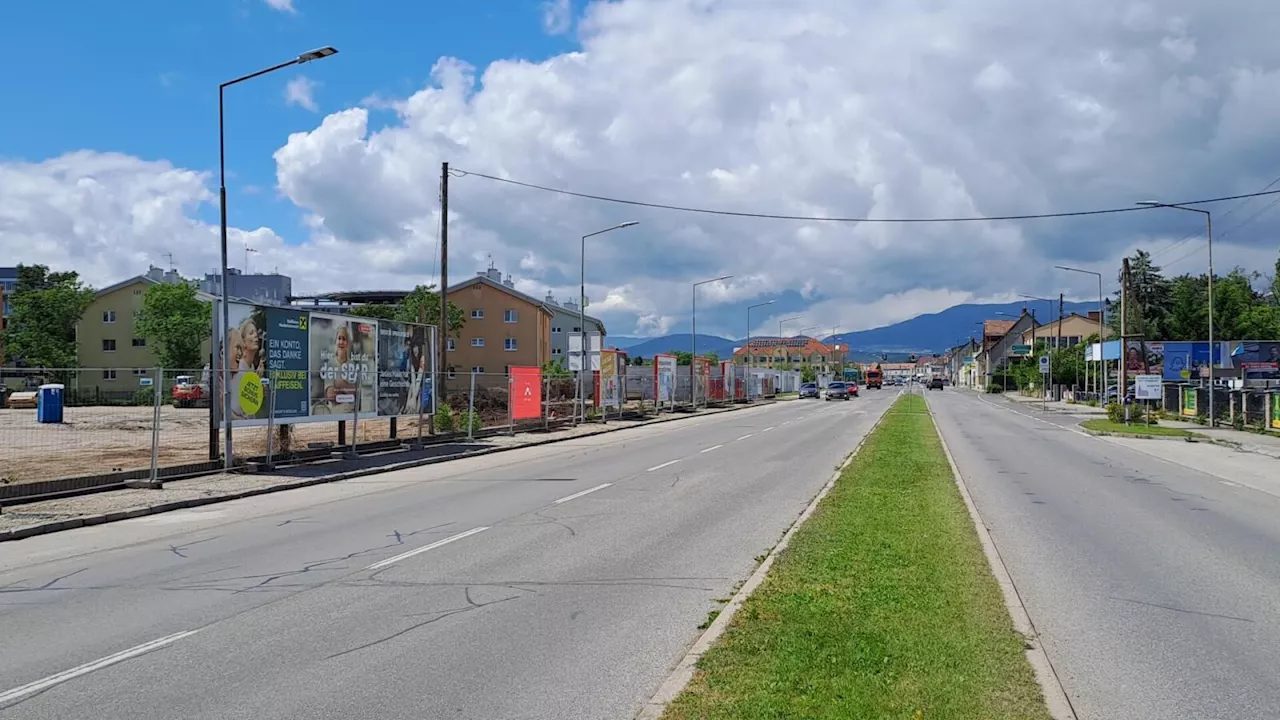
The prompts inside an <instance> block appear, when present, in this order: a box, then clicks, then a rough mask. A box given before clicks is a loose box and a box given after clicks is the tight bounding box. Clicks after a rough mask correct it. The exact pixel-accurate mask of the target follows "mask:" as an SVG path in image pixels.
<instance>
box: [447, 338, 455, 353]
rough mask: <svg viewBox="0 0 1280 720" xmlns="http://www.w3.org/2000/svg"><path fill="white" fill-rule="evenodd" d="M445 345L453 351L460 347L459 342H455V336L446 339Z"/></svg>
mask: <svg viewBox="0 0 1280 720" xmlns="http://www.w3.org/2000/svg"><path fill="white" fill-rule="evenodd" d="M444 346H445V348H446V349H448V351H449V352H453V351H454V350H457V349H458V343H456V342H454V341H453V338H449V339H448V340H445V341H444Z"/></svg>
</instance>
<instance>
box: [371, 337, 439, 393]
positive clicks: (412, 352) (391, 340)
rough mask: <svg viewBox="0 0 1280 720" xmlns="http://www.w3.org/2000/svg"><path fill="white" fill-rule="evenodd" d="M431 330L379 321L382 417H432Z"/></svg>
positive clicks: (379, 371) (379, 380) (379, 391)
mask: <svg viewBox="0 0 1280 720" xmlns="http://www.w3.org/2000/svg"><path fill="white" fill-rule="evenodd" d="M427 330H428V328H427V327H426V326H425V325H409V324H407V323H401V322H393V321H390V320H380V321H378V415H379V416H382V417H394V416H396V415H417V414H418V412H419V411H422V412H423V413H426V414H430V413H431V412H432V408H431V393H430V387H431V366H432V364H433V361H434V359H435V358H434V356H433V355H431V353H429V352H428V350H427V348H428V346H429V345H430V343H429V341H428V333H427Z"/></svg>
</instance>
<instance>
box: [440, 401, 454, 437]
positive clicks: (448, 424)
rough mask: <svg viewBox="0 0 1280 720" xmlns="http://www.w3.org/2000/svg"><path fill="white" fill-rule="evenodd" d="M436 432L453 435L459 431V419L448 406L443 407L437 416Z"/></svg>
mask: <svg viewBox="0 0 1280 720" xmlns="http://www.w3.org/2000/svg"><path fill="white" fill-rule="evenodd" d="M435 423H436V432H438V433H451V432H456V431H457V429H458V422H457V418H456V417H455V416H454V414H453V408H451V407H449V406H448V405H441V406H440V409H439V410H436V414H435Z"/></svg>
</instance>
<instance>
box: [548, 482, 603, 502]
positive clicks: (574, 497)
mask: <svg viewBox="0 0 1280 720" xmlns="http://www.w3.org/2000/svg"><path fill="white" fill-rule="evenodd" d="M612 484H613V483H600V484H599V485H597V486H595V487H593V488H587V489H586V490H583V491H582V492H576V493H574V494H572V495H569V496H568V497H562V498H560V499H559V500H557V501H555V502H553V503H551V504H552V505H559V504H560V503H567V502H569V501H570V500H577V499H578V498H580V497H582V496H583V495H590V494H591V493H593V492H595V491H597V490H603V489H605V488H607V487H609V486H610V485H612Z"/></svg>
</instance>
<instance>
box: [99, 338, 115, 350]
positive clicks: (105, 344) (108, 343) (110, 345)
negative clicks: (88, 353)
mask: <svg viewBox="0 0 1280 720" xmlns="http://www.w3.org/2000/svg"><path fill="white" fill-rule="evenodd" d="M115 351H116V341H115V340H103V341H102V352H115Z"/></svg>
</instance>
